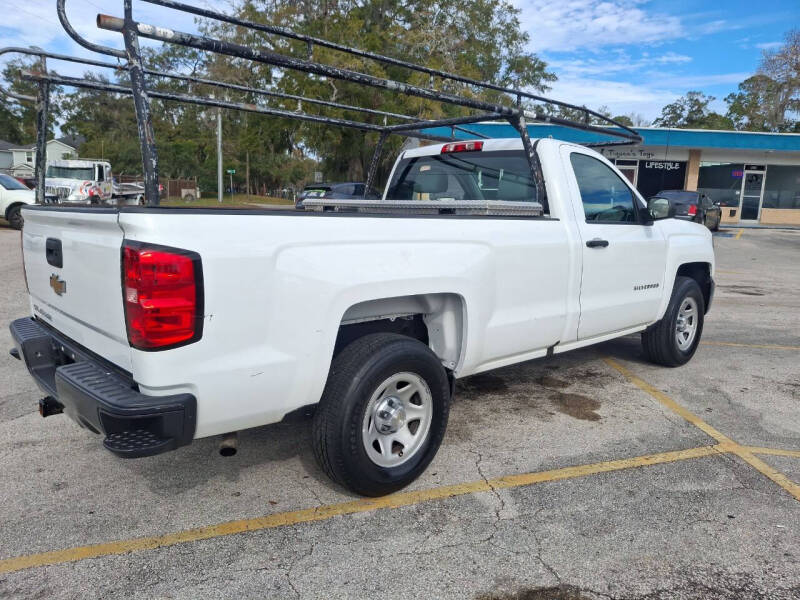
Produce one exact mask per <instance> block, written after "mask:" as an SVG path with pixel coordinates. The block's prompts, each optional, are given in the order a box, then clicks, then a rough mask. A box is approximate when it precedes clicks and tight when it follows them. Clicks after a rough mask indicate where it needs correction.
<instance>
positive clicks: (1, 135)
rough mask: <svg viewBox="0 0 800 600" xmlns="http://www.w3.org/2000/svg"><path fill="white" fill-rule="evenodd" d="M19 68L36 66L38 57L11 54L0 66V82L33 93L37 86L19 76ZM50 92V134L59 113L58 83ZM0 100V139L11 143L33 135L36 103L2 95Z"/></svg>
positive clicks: (28, 140) (28, 141)
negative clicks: (0, 69) (0, 79)
mask: <svg viewBox="0 0 800 600" xmlns="http://www.w3.org/2000/svg"><path fill="white" fill-rule="evenodd" d="M20 70H31V71H35V70H40V67H39V62H38V60H36V59H34V58H32V57H25V58H15V59H13V60H10V61H8V63H6V66H5V68H4V69H3V73H2V75H3V79H4V83H3V86H4V87H6V89H8V90H9V91H11V92H14V93H17V94H23V95H26V96H32V97H34V98H35V97H36V96H37V92H38V86H37V85H36V84H35V83H33V82H31V81H25V80H24V79H22V78H20V77H19V71H20ZM50 89H51V96H50V119H49V127H48V133H47V135H48V137H50V136H52V135H53V129H54V125H55V123H57V122H58V120H59V119H60V117H61V115H62V110H61V107H60V103H59V92H60V91H61V90H60V88H58V87H52V88H50ZM2 101H3V104H0V139H3V140H6V141H9V142H14V143H30V142H32V141H33V140H35V139H36V106H35V104H34V103H32V102H17V101H16V100H12V99H10V98H8V97H5V96H3V97H2Z"/></svg>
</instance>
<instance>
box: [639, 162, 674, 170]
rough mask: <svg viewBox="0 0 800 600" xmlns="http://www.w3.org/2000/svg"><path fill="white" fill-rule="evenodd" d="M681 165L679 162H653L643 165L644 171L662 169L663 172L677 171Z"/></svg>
mask: <svg viewBox="0 0 800 600" xmlns="http://www.w3.org/2000/svg"><path fill="white" fill-rule="evenodd" d="M682 166H683V163H679V162H653V161H648V162H646V163H645V164H644V168H645V169H663V170H665V171H679V170H680V169H681V167H682Z"/></svg>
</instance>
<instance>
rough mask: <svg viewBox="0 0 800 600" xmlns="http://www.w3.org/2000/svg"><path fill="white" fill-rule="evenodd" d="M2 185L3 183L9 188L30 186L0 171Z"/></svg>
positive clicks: (20, 188) (21, 188) (15, 188)
mask: <svg viewBox="0 0 800 600" xmlns="http://www.w3.org/2000/svg"><path fill="white" fill-rule="evenodd" d="M0 185H2V186H3V187H4V188H6V189H7V190H27V189H28V188H27V187H25V186H24V185H22V184H21V183H20V182H19V181H17V180H16V179H14V178H13V177H11V176H10V175H4V174H2V173H0Z"/></svg>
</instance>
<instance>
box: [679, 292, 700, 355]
mask: <svg viewBox="0 0 800 600" xmlns="http://www.w3.org/2000/svg"><path fill="white" fill-rule="evenodd" d="M697 319H698V314H697V302H695V299H694V298H692V297H691V296H687V297H686V298H684V299H683V300H682V301H681V307H680V308H679V309H678V319H677V321H676V322H675V341H676V342H677V343H678V348H680V349H681V350H682V351H684V352H685V351H687V350H688V349H689V348H691V347H692V343H693V342H694V338H695V336H696V335H697Z"/></svg>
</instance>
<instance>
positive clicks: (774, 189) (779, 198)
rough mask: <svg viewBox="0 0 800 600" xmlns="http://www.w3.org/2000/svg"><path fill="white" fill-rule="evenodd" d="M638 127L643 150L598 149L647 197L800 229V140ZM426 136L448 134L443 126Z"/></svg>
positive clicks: (586, 137) (571, 135)
mask: <svg viewBox="0 0 800 600" xmlns="http://www.w3.org/2000/svg"><path fill="white" fill-rule="evenodd" d="M468 128H469V129H470V130H471V131H475V132H477V133H480V134H482V135H486V136H488V137H492V138H500V137H517V136H518V135H519V134H518V133H517V132H516V131H515V130H514V128H513V127H511V126H510V125H507V124H504V123H477V124H473V125H469V126H468ZM634 129H635V130H636V131H637V132H638V133H639V134H640V135H641V136H642V138H643V142H642V144H640V145H636V146H616V147H606V148H600V149H599V150H600V151H601V152H602V153H603V154H604V155H605V156H606V157H607V158H608V159H609V160H611V161H612V162H614V163H615V164H616V165H617V167H618V168H619V169H620V171H622V173H623V174H624V175H625V176H626V177H628V179H630V181H631V182H633V184H634V185H635V186H636V188H637V189H638V190H639V191H640V192H641V193H642V195H643V196H644V197H645V198H647V197H650V196H652V195H653V194H656V193H657V192H659V191H660V190H668V189H671V190H674V189H685V190H700V191H703V192H705V193H706V194H708V195H709V196H710V197H711V199H712V200H713V201H714V202H718V203H719V204H720V205H721V206H722V222H723V223H727V224H740V223H741V224H756V223H760V224H764V225H800V134H795V133H751V132H742V131H714V130H706V129H667V128H659V127H636V128H634ZM528 130H529V131H530V135H531V137H537V138H538V137H554V138H557V139H562V140H565V141H570V142H577V143H589V142H596V141H601V140H607V139H608V138H605V137H604V136H600V135H595V134H592V133H588V132H585V131H578V130H574V129H567V128H564V127H559V126H555V125H545V124H532V125H529V126H528ZM428 131H429V132H432V133H433V132H437V133H439V134H440V135H449V134H450V129H445V128H436V129H431V130H428ZM456 134H457V135H458V137H461V138H465V137H468V134H466V133H463V132H458V131H456Z"/></svg>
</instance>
